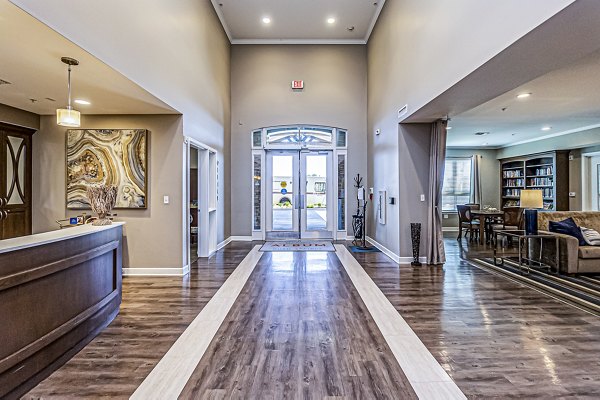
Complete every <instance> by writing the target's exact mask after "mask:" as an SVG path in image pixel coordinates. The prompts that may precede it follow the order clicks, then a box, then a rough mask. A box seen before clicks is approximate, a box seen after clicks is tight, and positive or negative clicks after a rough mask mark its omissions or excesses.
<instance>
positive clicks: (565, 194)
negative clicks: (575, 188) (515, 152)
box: [500, 151, 569, 211]
mask: <svg viewBox="0 0 600 400" xmlns="http://www.w3.org/2000/svg"><path fill="white" fill-rule="evenodd" d="M500 185H501V189H502V190H501V196H502V198H501V202H500V203H501V205H502V208H504V207H518V206H519V196H520V195H521V190H523V189H533V190H542V191H543V198H544V209H545V210H548V211H566V210H568V209H569V152H568V151H553V152H549V153H541V154H532V155H528V156H524V157H516V158H508V159H503V160H500Z"/></svg>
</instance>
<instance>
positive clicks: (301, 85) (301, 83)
mask: <svg viewBox="0 0 600 400" xmlns="http://www.w3.org/2000/svg"><path fill="white" fill-rule="evenodd" d="M292 89H304V81H292Z"/></svg>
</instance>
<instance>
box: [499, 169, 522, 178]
mask: <svg viewBox="0 0 600 400" xmlns="http://www.w3.org/2000/svg"><path fill="white" fill-rule="evenodd" d="M503 174H504V175H503V176H504V178H521V177H522V176H523V171H522V170H520V169H515V170H509V171H504V172H503Z"/></svg>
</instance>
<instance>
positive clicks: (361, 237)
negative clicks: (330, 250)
mask: <svg viewBox="0 0 600 400" xmlns="http://www.w3.org/2000/svg"><path fill="white" fill-rule="evenodd" d="M354 187H355V188H356V189H357V190H359V191H360V190H363V193H364V189H363V184H362V178H361V177H360V174H357V175H356V178H354ZM366 196H367V195H366V193H364V196H363V198H362V199H360V198H357V199H356V214H355V215H353V216H352V228H353V230H354V240H353V241H352V244H354V245H355V246H357V247H359V248H361V249H364V250H368V249H371V247H370V246H367V232H366V230H367V204H368V201H367V198H366Z"/></svg>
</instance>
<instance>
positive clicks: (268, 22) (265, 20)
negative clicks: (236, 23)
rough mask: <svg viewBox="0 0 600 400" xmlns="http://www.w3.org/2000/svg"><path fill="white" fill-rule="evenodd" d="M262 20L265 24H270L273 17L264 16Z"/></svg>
mask: <svg viewBox="0 0 600 400" xmlns="http://www.w3.org/2000/svg"><path fill="white" fill-rule="evenodd" d="M262 22H263V24H270V23H271V18H269V17H263V19H262Z"/></svg>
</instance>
